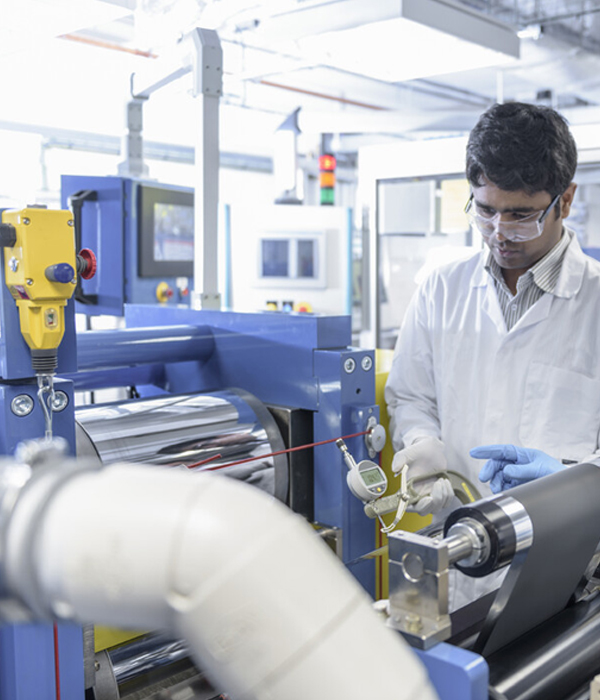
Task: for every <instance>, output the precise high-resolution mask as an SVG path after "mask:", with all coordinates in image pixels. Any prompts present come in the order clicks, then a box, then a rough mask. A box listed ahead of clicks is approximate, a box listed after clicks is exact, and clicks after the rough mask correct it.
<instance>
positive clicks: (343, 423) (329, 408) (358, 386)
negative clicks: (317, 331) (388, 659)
mask: <svg viewBox="0 0 600 700" xmlns="http://www.w3.org/2000/svg"><path fill="white" fill-rule="evenodd" d="M365 357H368V358H369V359H370V362H369V363H368V365H366V366H368V369H363V359H364V358H365ZM348 365H350V366H351V367H353V368H354V369H353V370H352V371H351V372H348V371H346V367H348ZM374 366H375V363H374V361H373V352H372V351H366V350H352V349H346V350H342V351H334V350H329V351H327V350H320V351H316V352H315V375H316V376H317V377H318V380H319V406H318V411H317V412H316V413H315V415H314V440H315V442H320V441H322V440H328V439H331V438H333V437H340V435H352V434H354V433H359V432H363V431H364V430H365V429H366V427H367V421H368V420H369V418H370V417H375V418H376V419H377V420H379V408H378V406H376V405H375V378H374ZM345 442H346V444H347V446H348V449H349V451H350V453H351V454H352V456H353V457H354V459H355V460H356V462H360V461H362V460H363V459H368V458H369V457H368V452H367V448H366V444H365V438H364V436H361V437H356V438H349V439H347V440H346V441H345ZM347 473H348V468H347V467H346V465H345V463H344V461H343V457H342V453H341V452H340V450H339V449H338V447H337V446H336V445H335V443H330V444H328V445H323V446H321V447H316V448H314V478H315V493H314V511H315V520H317V521H319V522H322V523H326V524H327V525H330V526H334V527H339V528H342V530H343V540H342V542H343V557H342V559H343V561H344V562H345V563H347V564H349V565H351V572H352V574H353V575H354V576H355V577H356V578H357V579H358V580H359V581H360V583H361V584H362V585H363V586H364V588H365V589H366V590H367V591H368V592H369V593H370V594H371V595H373V596H374V593H375V562H374V560H373V559H367V560H363V559H361V557H362V556H363V555H365V554H368V553H369V552H372V551H373V549H375V528H374V525H373V521H372V520H370V519H369V518H367V516H366V515H365V514H364V508H363V504H362V502H361V501H360V500H359V499H357V498H356V497H355V496H353V495H352V493H351V492H350V490H349V489H348V486H347V484H346V475H347Z"/></svg>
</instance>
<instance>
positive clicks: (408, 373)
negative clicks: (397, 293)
mask: <svg viewBox="0 0 600 700" xmlns="http://www.w3.org/2000/svg"><path fill="white" fill-rule="evenodd" d="M431 289H432V279H431V278H429V279H428V280H426V281H425V283H424V284H423V285H422V286H421V287H420V288H419V289H418V290H417V292H416V293H415V295H414V296H413V298H412V300H411V303H410V305H409V307H408V309H407V311H406V316H405V317H404V321H403V323H402V326H401V328H400V333H399V335H398V340H397V342H396V348H395V351H394V359H393V361H392V367H391V370H390V374H389V376H388V380H387V383H386V386H385V401H386V403H387V407H388V413H389V416H390V434H391V438H392V444H393V446H394V449H395V450H396V451H397V450H400V449H402V447H403V446H405V445H410V444H412V443H413V442H414V441H415V440H416V439H418V438H420V437H426V436H432V437H437V438H440V437H441V433H440V420H439V415H438V405H437V398H436V395H437V393H436V387H435V373H434V366H433V345H432V338H431V326H432V323H431V318H430V316H431V311H432V291H431Z"/></svg>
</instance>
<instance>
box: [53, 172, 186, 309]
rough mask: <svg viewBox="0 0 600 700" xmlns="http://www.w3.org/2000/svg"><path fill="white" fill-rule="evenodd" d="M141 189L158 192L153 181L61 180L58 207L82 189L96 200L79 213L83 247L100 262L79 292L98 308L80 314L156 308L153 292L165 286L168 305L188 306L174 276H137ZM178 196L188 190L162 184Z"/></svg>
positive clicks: (77, 177)
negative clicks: (89, 296) (91, 296)
mask: <svg viewBox="0 0 600 700" xmlns="http://www.w3.org/2000/svg"><path fill="white" fill-rule="evenodd" d="M144 185H148V186H150V187H159V185H157V183H156V182H152V181H145V180H137V179H131V178H121V177H110V176H109V177H88V176H85V175H63V176H62V178H61V206H62V207H63V208H64V209H68V207H69V204H68V200H69V197H70V196H72V195H73V194H75V193H76V192H79V191H82V190H93V191H95V192H96V193H97V201H86V202H85V203H84V205H83V208H82V227H81V228H82V238H81V242H82V247H84V248H90V249H91V250H93V251H94V253H95V254H96V257H97V259H98V271H97V273H96V276H95V277H93V278H92V279H91V280H84V281H83V283H82V290H83V292H84V293H86V294H95V295H97V296H98V303H97V304H94V305H85V304H80V303H77V311H78V313H85V314H90V315H98V314H108V315H112V316H122V315H123V313H124V304H126V303H141V304H156V303H157V298H156V288H157V285H158V284H159V282H166V283H167V284H168V285H169V287H171V289H172V290H173V291H174V295H173V297H172V298H171V299H170V300H169V301H168V302H166V304H168V305H174V304H176V303H186V304H187V303H188V299H189V297H187V298H183V297H182V298H179V296H178V294H179V291H178V288H177V279H176V278H174V277H164V278H163V277H160V278H158V277H156V278H155V277H140V274H139V247H138V219H139V217H138V198H139V192H140V188H141V187H143V186H144ZM160 187H164V188H165V189H168V190H172V191H176V192H192V190H191V189H190V188H185V187H177V186H175V185H169V186H167V185H164V186H163V185H161V186H160Z"/></svg>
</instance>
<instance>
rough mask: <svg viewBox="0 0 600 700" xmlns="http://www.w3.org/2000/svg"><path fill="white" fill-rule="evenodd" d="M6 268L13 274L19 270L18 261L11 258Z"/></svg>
mask: <svg viewBox="0 0 600 700" xmlns="http://www.w3.org/2000/svg"><path fill="white" fill-rule="evenodd" d="M8 266H9V267H10V269H11V270H12V271H13V272H16V271H17V270H18V269H19V261H18V260H17V259H16V258H15V257H12V258H11V259H10V260H9V261H8Z"/></svg>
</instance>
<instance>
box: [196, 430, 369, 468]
mask: <svg viewBox="0 0 600 700" xmlns="http://www.w3.org/2000/svg"><path fill="white" fill-rule="evenodd" d="M370 432H371V431H370V430H363V432H362V433H353V434H352V435H342V437H341V438H331V439H330V440H321V442H311V443H310V444H309V445H299V446H298V447H288V449H287V450H279V452H271V454H268V455H258V457H248V458H247V459H240V460H239V461H238V462H230V463H229V464H221V465H219V466H218V467H207V468H206V471H216V470H217V469H225V468H227V467H235V466H237V465H238V464H246V462H254V461H255V460H257V459H266V458H267V457H277V456H278V455H283V454H286V453H287V452H297V451H298V450H307V449H309V448H310V447H318V446H319V445H326V444H327V443H328V442H337V441H338V440H347V439H348V438H354V437H360V436H361V435H368V434H369V433H370ZM219 457H221V455H215V456H214V457H209V458H208V459H203V460H202V461H201V462H195V463H194V464H188V465H187V468H188V469H193V468H194V467H198V466H200V465H201V464H206V463H207V462H212V461H214V460H215V459H219ZM202 471H205V470H202Z"/></svg>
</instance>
